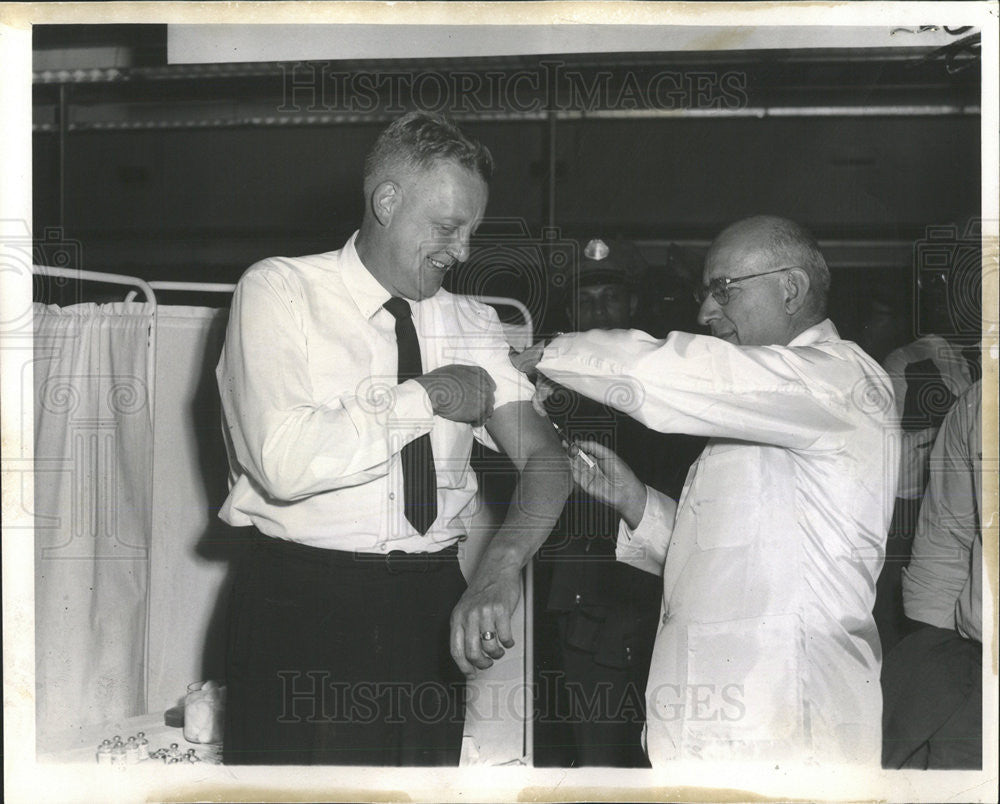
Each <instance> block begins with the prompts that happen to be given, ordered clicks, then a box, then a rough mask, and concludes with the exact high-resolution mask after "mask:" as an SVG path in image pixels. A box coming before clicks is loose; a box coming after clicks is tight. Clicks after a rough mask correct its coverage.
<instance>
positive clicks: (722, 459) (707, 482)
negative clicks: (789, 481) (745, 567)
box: [689, 444, 763, 550]
mask: <svg viewBox="0 0 1000 804" xmlns="http://www.w3.org/2000/svg"><path fill="white" fill-rule="evenodd" d="M762 486H763V483H762V467H761V461H760V455H759V451H758V448H756V447H754V446H751V445H733V444H725V445H718V444H717V445H713V446H712V447H710V449H709V450H708V451H707V453H706V454H705V455H704V456H703V457H702V458H701V460H699V462H698V470H697V473H696V474H695V477H694V479H693V482H692V485H691V488H690V490H689V493H690V495H691V506H692V510H693V512H694V519H695V525H696V532H697V540H698V547H700V548H701V549H703V550H712V549H715V548H718V547H742V546H743V545H746V544H749V543H750V542H752V541H753V540H754V539H755V538H756V537H757V534H758V530H759V527H760V517H759V516H758V510H759V508H760V506H761V505H762V503H763V500H762V491H763V488H762Z"/></svg>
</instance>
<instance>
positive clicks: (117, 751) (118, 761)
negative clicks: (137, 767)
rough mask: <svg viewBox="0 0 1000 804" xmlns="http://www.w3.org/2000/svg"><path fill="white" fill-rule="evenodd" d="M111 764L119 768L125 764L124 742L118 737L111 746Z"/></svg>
mask: <svg viewBox="0 0 1000 804" xmlns="http://www.w3.org/2000/svg"><path fill="white" fill-rule="evenodd" d="M111 764H112V765H116V766H117V767H119V768H124V767H125V764H126V758H125V744H124V743H123V742H122V741H121V738H119V739H118V742H117V743H115V744H114V745H113V746H111Z"/></svg>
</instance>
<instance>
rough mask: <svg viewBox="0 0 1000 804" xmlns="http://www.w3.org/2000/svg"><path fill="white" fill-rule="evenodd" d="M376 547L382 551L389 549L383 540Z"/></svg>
mask: <svg viewBox="0 0 1000 804" xmlns="http://www.w3.org/2000/svg"><path fill="white" fill-rule="evenodd" d="M378 549H379V550H381V551H382V552H383V553H384V552H385V551H386V550H388V549H389V545H387V544H386V543H385V542H383V543H382V544H380V545H379V546H378Z"/></svg>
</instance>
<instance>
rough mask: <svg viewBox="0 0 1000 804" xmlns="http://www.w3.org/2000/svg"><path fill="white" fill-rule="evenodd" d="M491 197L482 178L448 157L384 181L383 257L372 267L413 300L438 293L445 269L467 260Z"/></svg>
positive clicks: (380, 237) (380, 199)
mask: <svg viewBox="0 0 1000 804" xmlns="http://www.w3.org/2000/svg"><path fill="white" fill-rule="evenodd" d="M387 185H388V186H387ZM380 193H381V194H380ZM488 197H489V191H488V189H487V186H486V182H485V181H483V179H482V178H480V177H479V176H478V175H476V174H475V173H472V172H471V171H469V170H466V169H465V168H464V167H462V166H461V165H457V164H455V163H453V162H445V161H439V162H436V163H435V164H434V165H432V166H431V167H430V168H428V169H426V170H423V171H419V172H416V173H410V174H407V175H406V176H405V177H402V178H400V179H399V180H398V181H396V182H387V183H386V184H385V185H381V186H380V188H378V189H376V192H375V199H374V203H375V204H376V205H382V206H381V207H380V212H381V215H380V220H381V223H382V226H381V227H380V228H379V230H378V235H377V237H378V240H379V241H380V242H379V243H378V245H377V250H378V252H379V255H380V257H381V259H380V260H379V265H377V266H369V270H371V271H372V273H373V274H374V275H375V278H376V279H378V280H379V281H380V282H381V283H382V285H383V286H384V287H385V288H386V289H387V290H388V291H389V292H390V293H392V294H393V295H394V296H402V297H404V298H407V299H412V300H414V301H419V300H420V299H426V298H428V297H430V296H433V295H434V294H435V293H437V292H438V290H439V289H440V287H441V283H442V282H443V281H444V277H445V274H446V273H447V272H448V271H449V270H450V269H451V268H453V267H454V266H455V265H457V264H458V263H460V262H464V261H465V260H467V259H468V257H469V240H470V238H471V237H472V235H473V234H474V233H475V231H476V228H477V227H478V226H479V223H480V221H481V220H482V219H483V214H484V213H485V212H486V201H487V199H488Z"/></svg>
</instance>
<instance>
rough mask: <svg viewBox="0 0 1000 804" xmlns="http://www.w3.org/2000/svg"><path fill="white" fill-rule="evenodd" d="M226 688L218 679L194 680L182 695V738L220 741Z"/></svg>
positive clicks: (206, 741)
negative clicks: (185, 693) (184, 694)
mask: <svg viewBox="0 0 1000 804" xmlns="http://www.w3.org/2000/svg"><path fill="white" fill-rule="evenodd" d="M225 704H226V688H225V687H224V686H223V685H221V684H220V683H219V682H218V681H196V682H195V683H194V684H191V685H189V686H188V693H187V695H186V696H185V697H184V739H185V740H187V741H188V742H190V743H221V742H222V725H223V714H224V712H225Z"/></svg>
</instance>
